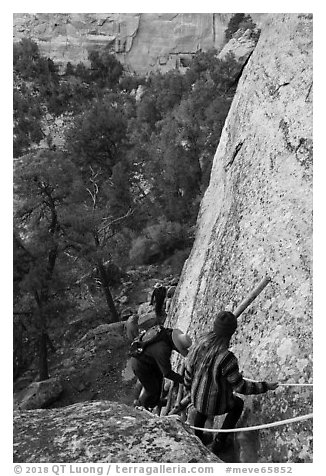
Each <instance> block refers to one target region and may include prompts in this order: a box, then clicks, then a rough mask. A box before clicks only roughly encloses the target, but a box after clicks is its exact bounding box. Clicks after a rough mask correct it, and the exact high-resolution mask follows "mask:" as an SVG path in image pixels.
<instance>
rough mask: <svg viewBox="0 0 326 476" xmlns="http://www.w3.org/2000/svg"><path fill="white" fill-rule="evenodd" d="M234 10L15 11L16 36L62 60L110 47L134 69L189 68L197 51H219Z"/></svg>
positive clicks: (78, 59)
mask: <svg viewBox="0 0 326 476" xmlns="http://www.w3.org/2000/svg"><path fill="white" fill-rule="evenodd" d="M231 16H232V14H231V13H135V14H132V13H37V14H30V13H15V14H14V40H15V41H19V40H20V39H21V38H23V37H27V38H31V39H33V40H34V41H36V42H37V43H38V45H39V48H40V51H41V53H42V54H44V55H46V56H48V57H49V58H51V59H52V60H53V61H55V62H57V63H58V64H61V65H63V66H64V65H65V64H67V62H68V61H69V62H71V63H72V64H77V63H79V62H84V63H85V64H87V63H88V53H89V51H90V50H92V49H101V48H108V49H109V51H111V52H112V53H115V54H116V56H117V58H118V59H119V61H120V62H121V63H123V64H124V65H126V66H127V67H128V69H129V70H130V71H136V72H137V73H143V74H144V73H147V72H148V71H152V70H155V69H160V70H161V71H163V72H164V71H167V70H169V69H172V68H175V67H178V68H183V67H186V66H187V64H188V63H189V60H190V59H191V57H192V56H193V55H194V54H195V53H196V52H198V51H200V50H202V51H207V50H208V49H210V48H217V49H218V50H220V49H221V48H222V46H223V44H224V42H225V38H224V31H225V29H226V28H227V25H228V22H229V19H230V18H231Z"/></svg>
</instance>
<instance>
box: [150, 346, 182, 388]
mask: <svg viewBox="0 0 326 476" xmlns="http://www.w3.org/2000/svg"><path fill="white" fill-rule="evenodd" d="M154 346H155V348H154ZM151 354H152V356H153V358H154V359H155V361H156V363H157V365H158V367H159V369H160V371H161V372H162V374H163V376H164V377H165V378H167V379H169V380H172V381H173V382H177V383H183V377H182V376H181V375H180V374H178V373H176V372H174V371H173V370H172V367H171V361H170V358H171V349H170V348H169V346H168V345H167V344H166V343H165V342H158V343H157V344H153V349H152V352H151Z"/></svg>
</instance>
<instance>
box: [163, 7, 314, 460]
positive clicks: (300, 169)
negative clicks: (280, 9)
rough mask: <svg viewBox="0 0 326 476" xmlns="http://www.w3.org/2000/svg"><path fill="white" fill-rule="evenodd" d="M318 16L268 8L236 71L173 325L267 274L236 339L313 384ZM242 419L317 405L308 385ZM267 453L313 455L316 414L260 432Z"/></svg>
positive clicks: (276, 375) (251, 363)
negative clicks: (314, 62)
mask: <svg viewBox="0 0 326 476" xmlns="http://www.w3.org/2000/svg"><path fill="white" fill-rule="evenodd" d="M312 39H313V37H312V15H309V14H271V15H270V16H269V18H268V20H267V22H266V24H265V25H264V26H263V27H262V33H261V36H260V39H259V41H258V43H257V46H256V48H255V50H254V52H253V53H252V55H251V57H250V59H249V61H248V63H247V65H246V66H245V68H244V71H243V73H242V76H241V78H240V81H239V84H238V89H237V92H236V95H235V97H234V100H233V103H232V106H231V108H230V111H229V115H228V117H227V120H226V123H225V126H224V129H223V133H222V136H221V140H220V143H219V146H218V149H217V152H216V155H215V158H214V163H213V167H212V172H211V179H210V184H209V187H208V189H207V191H206V193H205V196H204V198H203V200H202V203H201V208H200V212H199V216H198V222H197V231H196V238H195V242H194V246H193V249H192V252H191V255H190V257H189V258H188V260H187V261H186V263H185V266H184V269H183V272H182V275H181V278H180V282H179V286H178V288H177V291H176V294H175V296H174V302H175V306H174V307H173V312H171V315H170V321H171V322H170V323H169V324H171V323H172V325H176V326H177V327H179V328H181V329H182V330H184V331H189V332H190V333H191V334H192V335H193V336H197V335H199V334H200V333H202V332H203V331H205V330H208V329H211V326H212V322H213V319H214V316H215V315H216V313H217V312H218V311H220V310H221V309H229V310H234V309H235V308H236V307H237V306H238V305H239V304H240V302H241V301H242V300H243V299H244V298H245V297H247V295H248V294H249V293H250V292H251V291H252V290H253V289H254V287H255V286H256V285H257V284H258V283H259V282H260V281H261V279H262V278H263V277H264V276H265V275H269V276H270V277H271V279H272V280H271V283H270V284H269V285H268V286H267V287H266V288H265V290H264V291H263V292H262V293H261V294H260V295H259V296H258V297H257V298H256V300H255V301H254V302H253V303H252V304H251V306H250V307H249V308H248V310H247V311H245V312H244V313H243V314H242V316H241V318H240V319H239V326H238V331H237V333H236V334H235V336H234V338H233V341H232V344H233V348H234V351H235V353H236V354H237V355H238V356H239V358H240V366H241V368H242V370H243V371H244V374H245V375H246V376H247V377H249V378H253V379H255V380H258V379H264V380H265V379H266V380H272V381H274V380H278V381H280V382H293V383H303V382H306V383H309V382H310V383H311V382H312V84H313V83H312V81H313V78H312ZM245 400H246V402H245V403H246V408H248V410H253V411H248V412H247V413H246V414H245V416H244V418H243V420H242V421H241V422H240V423H239V425H240V426H243V425H244V426H246V425H251V424H254V425H256V424H262V423H267V422H273V421H277V420H282V419H285V418H290V417H294V416H297V415H303V414H306V413H310V412H311V410H312V389H311V387H303V388H300V387H294V388H293V387H292V388H284V387H280V388H279V389H278V390H277V391H276V392H269V393H268V394H266V395H264V396H256V397H246V398H245ZM259 435H260V439H261V451H260V461H261V462H266V461H273V462H284V461H288V462H310V461H311V460H312V448H311V443H312V423H311V420H309V421H307V422H304V423H300V424H294V425H285V426H282V427H279V428H278V430H277V431H271V430H268V431H264V432H260V433H259Z"/></svg>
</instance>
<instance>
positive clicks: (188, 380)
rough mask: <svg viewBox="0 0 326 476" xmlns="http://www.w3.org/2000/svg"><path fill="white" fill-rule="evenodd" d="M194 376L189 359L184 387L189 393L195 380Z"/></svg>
mask: <svg viewBox="0 0 326 476" xmlns="http://www.w3.org/2000/svg"><path fill="white" fill-rule="evenodd" d="M192 375H193V372H192V366H191V362H190V361H189V359H187V361H186V365H185V376H184V386H185V389H186V390H187V391H188V392H189V391H190V389H191V382H192V378H193V377H192Z"/></svg>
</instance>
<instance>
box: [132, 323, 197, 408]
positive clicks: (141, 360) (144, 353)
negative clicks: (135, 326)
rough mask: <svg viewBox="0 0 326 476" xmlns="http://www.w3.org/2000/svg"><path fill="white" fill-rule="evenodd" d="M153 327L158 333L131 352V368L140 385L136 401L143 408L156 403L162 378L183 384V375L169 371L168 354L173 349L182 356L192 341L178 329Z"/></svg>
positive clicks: (169, 354)
mask: <svg viewBox="0 0 326 476" xmlns="http://www.w3.org/2000/svg"><path fill="white" fill-rule="evenodd" d="M157 327H159V328H160V330H159V333H158V336H157V337H155V338H153V339H152V341H150V342H149V343H148V344H147V345H146V346H144V347H143V348H142V349H141V350H140V351H139V352H138V353H137V352H136V353H134V354H131V355H134V356H132V357H131V368H132V370H133V372H134V374H135V376H136V377H137V378H138V380H139V381H140V383H141V384H142V387H143V388H142V390H141V392H140V395H139V397H138V400H139V403H140V405H141V406H143V407H145V408H146V409H150V408H154V407H156V406H157V405H160V399H161V390H162V384H163V378H167V379H169V380H172V381H173V382H177V383H183V377H182V376H181V375H180V374H178V373H176V372H174V371H173V370H172V366H171V354H172V351H173V350H175V351H177V352H179V353H180V354H181V355H182V356H186V355H187V353H188V349H189V347H190V346H191V344H192V342H191V339H190V337H189V336H188V335H187V334H184V333H183V332H182V331H181V330H179V329H171V328H164V327H162V326H157ZM150 331H151V332H153V333H154V331H155V330H154V329H149V330H148V331H147V333H149V332H150Z"/></svg>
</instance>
